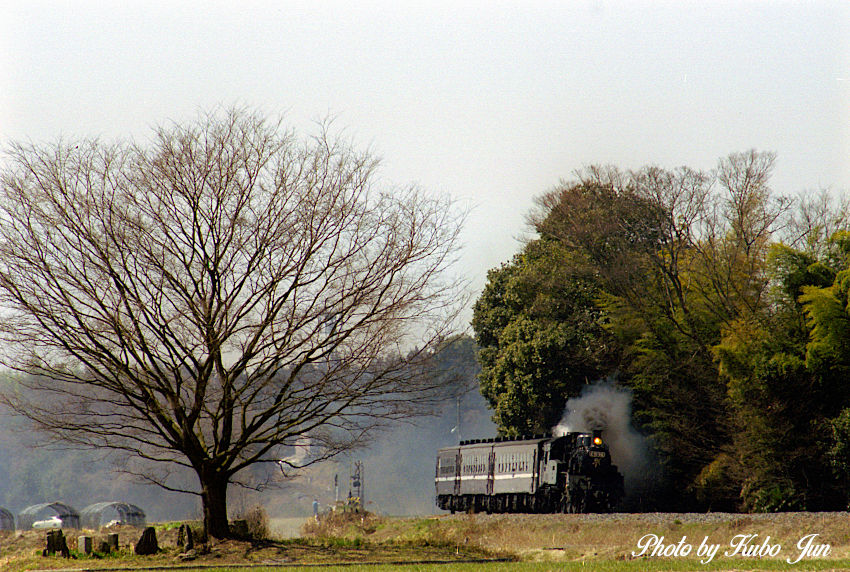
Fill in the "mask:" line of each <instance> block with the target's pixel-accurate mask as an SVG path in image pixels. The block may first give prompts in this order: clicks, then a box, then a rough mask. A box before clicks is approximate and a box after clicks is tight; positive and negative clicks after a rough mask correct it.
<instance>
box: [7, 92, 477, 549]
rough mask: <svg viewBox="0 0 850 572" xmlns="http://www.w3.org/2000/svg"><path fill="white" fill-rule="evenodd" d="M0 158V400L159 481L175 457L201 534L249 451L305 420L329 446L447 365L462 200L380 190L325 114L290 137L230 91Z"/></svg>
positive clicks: (269, 453) (420, 390)
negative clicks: (438, 360) (174, 118)
mask: <svg viewBox="0 0 850 572" xmlns="http://www.w3.org/2000/svg"><path fill="white" fill-rule="evenodd" d="M7 157H8V161H7V166H6V167H5V168H4V169H3V172H2V183H0V184H2V195H0V197H2V198H0V307H2V308H3V316H4V320H3V321H2V325H0V336H2V340H3V355H2V361H3V363H4V364H5V365H6V366H7V367H10V368H12V369H14V370H17V371H20V372H23V373H24V374H26V375H24V376H21V377H20V378H19V379H18V386H17V387H16V388H15V389H14V390H13V391H8V392H5V393H4V399H5V401H6V402H7V403H8V404H10V405H12V406H13V407H14V408H15V409H16V410H17V411H20V412H22V413H24V414H25V415H27V416H29V417H30V418H31V419H32V420H34V421H35V422H36V423H38V425H39V426H40V428H41V429H43V430H46V431H48V432H50V433H52V434H53V435H55V436H58V437H60V438H62V439H64V440H66V441H68V442H70V443H73V444H79V445H85V446H95V447H108V448H111V449H114V450H118V451H123V452H126V453H129V454H131V455H132V456H134V457H136V458H139V459H142V460H144V461H146V463H145V464H144V465H143V466H142V467H139V468H136V469H134V465H132V464H128V465H127V468H128V470H131V471H132V470H136V471H137V472H138V474H140V475H142V476H144V477H145V478H147V479H149V480H151V481H153V482H156V483H157V484H159V485H161V486H164V487H166V488H170V487H174V486H175V485H173V484H171V483H170V482H169V480H168V470H167V469H168V467H169V466H175V465H176V466H183V467H187V468H189V469H191V470H192V471H194V472H195V473H196V474H197V476H198V480H199V488H198V489H196V490H193V491H191V492H194V493H196V494H199V495H200V496H201V497H202V499H203V506H204V521H205V524H206V526H207V530H208V532H209V533H210V534H212V535H213V536H217V537H221V536H226V535H227V534H228V527H227V526H228V525H227V504H226V498H227V486H228V484H229V483H231V482H238V475H239V473H240V472H242V471H244V470H245V469H246V468H247V467H250V466H252V465H255V464H258V463H274V464H275V466H276V465H277V463H278V462H279V461H280V460H281V459H287V458H291V457H287V455H286V454H285V453H286V452H287V451H291V448H290V447H292V446H294V445H295V443H296V440H297V439H299V438H300V439H304V438H309V440H310V442H311V443H312V444H313V445H315V446H314V447H313V450H314V451H318V453H315V454H314V457H313V459H311V460H315V459H316V458H327V457H330V456H333V455H335V454H336V453H338V452H340V451H343V450H346V449H348V448H350V447H352V446H355V445H357V444H358V443H360V442H362V441H363V440H364V439H365V438H366V437H367V436H368V434H369V432H370V429H371V428H372V427H374V426H375V425H379V424H381V423H385V422H387V421H391V420H393V419H399V418H406V417H408V416H410V415H412V414H416V413H419V412H421V411H422V409H423V408H424V407H426V406H427V405H428V403H430V402H431V400H432V399H433V398H434V397H435V396H436V395H438V394H439V390H440V389H441V384H444V383H446V380H445V379H443V378H441V377H436V376H432V375H428V373H427V368H426V367H425V364H426V363H427V359H428V357H429V355H430V354H431V353H432V351H433V350H434V349H435V348H436V347H437V346H438V344H439V343H440V342H441V341H442V340H443V339H445V337H446V336H447V335H448V334H449V333H451V331H452V330H451V328H452V327H453V323H454V322H453V320H454V318H455V317H456V313H457V311H458V309H459V308H460V307H461V303H462V296H461V295H460V289H459V285H460V284H459V283H458V282H457V281H456V280H454V279H453V278H452V277H451V276H450V275H449V274H448V270H449V267H450V265H451V263H452V262H453V256H454V252H455V249H456V241H457V236H458V232H459V229H460V225H461V222H462V214H461V213H459V212H458V210H457V209H456V208H455V206H454V204H453V203H452V201H451V200H449V199H446V198H441V197H432V196H429V195H427V194H426V193H423V192H422V191H420V190H418V189H416V188H413V187H411V188H395V189H387V188H379V187H378V185H377V184H376V177H375V173H376V169H377V167H378V161H377V160H376V159H375V158H374V157H373V156H371V155H370V154H369V153H366V152H360V151H358V150H356V149H355V148H354V147H353V146H352V145H351V144H349V143H347V142H346V141H345V140H343V139H342V138H340V137H335V136H333V135H332V134H331V133H330V130H329V128H328V126H326V125H322V126H321V128H320V130H319V132H318V133H317V134H316V135H314V136H313V137H312V138H309V139H306V140H303V141H302V140H301V139H300V138H299V137H297V136H296V134H295V133H294V132H293V131H291V130H286V129H285V128H284V127H283V125H282V124H281V123H280V122H279V121H278V122H275V121H269V120H268V119H266V118H265V117H263V116H261V115H260V114H258V113H254V112H251V111H248V110H244V109H230V110H226V111H222V112H218V113H209V114H201V115H200V116H199V117H198V118H197V119H196V120H195V121H194V122H190V123H186V124H173V125H170V126H166V127H161V128H158V129H156V130H155V133H154V135H153V137H152V140H151V141H150V142H149V143H147V144H145V145H140V144H129V143H115V144H105V143H102V142H100V141H96V140H95V141H86V140H83V141H74V142H70V143H69V142H61V141H60V142H59V143H56V144H54V145H50V146H36V145H31V144H29V145H28V144H14V145H12V146H11V147H10V148H9V150H8V155H7ZM58 404H61V407H60V406H58ZM153 465H161V466H162V468H163V470H161V471H158V470H155V469H154V468H152V466H153ZM290 465H291V463H290ZM284 468H286V469H293V470H295V469H297V468H298V466H290V467H286V465H285V462H284Z"/></svg>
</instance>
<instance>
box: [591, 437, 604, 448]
mask: <svg viewBox="0 0 850 572" xmlns="http://www.w3.org/2000/svg"><path fill="white" fill-rule="evenodd" d="M593 444H594V445H596V446H597V447H599V446H600V445H602V437H594V438H593Z"/></svg>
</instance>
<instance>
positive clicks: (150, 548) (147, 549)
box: [136, 526, 159, 556]
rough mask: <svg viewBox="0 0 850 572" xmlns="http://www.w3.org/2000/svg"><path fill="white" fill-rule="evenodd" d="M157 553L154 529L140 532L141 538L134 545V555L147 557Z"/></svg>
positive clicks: (157, 546) (150, 528)
mask: <svg viewBox="0 0 850 572" xmlns="http://www.w3.org/2000/svg"><path fill="white" fill-rule="evenodd" d="M157 552H159V544H158V543H157V541H156V530H154V527H152V526H149V527H147V528H146V529H145V530H144V532H142V536H141V538H139V541H138V542H137V543H136V554H138V555H139V556H149V555H151V554H156V553H157Z"/></svg>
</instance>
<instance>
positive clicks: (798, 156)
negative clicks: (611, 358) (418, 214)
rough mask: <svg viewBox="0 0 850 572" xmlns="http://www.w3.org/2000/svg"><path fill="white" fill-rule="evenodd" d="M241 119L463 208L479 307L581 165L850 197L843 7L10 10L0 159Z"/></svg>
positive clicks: (177, 4) (118, 6) (175, 4)
mask: <svg viewBox="0 0 850 572" xmlns="http://www.w3.org/2000/svg"><path fill="white" fill-rule="evenodd" d="M352 5H354V7H353V6H352ZM234 103H235V104H247V105H249V106H252V107H257V108H259V109H261V110H262V111H265V112H267V113H269V114H272V115H274V114H278V113H280V112H284V113H285V114H286V118H287V120H288V121H289V122H290V123H291V124H293V125H294V126H296V127H298V128H299V129H301V130H305V131H307V130H309V128H310V126H311V121H313V120H315V119H319V118H322V117H325V116H327V115H328V114H330V115H333V116H336V122H337V123H336V124H337V125H339V126H344V127H345V128H346V132H347V133H348V134H349V135H351V136H352V137H353V138H354V139H355V141H356V142H358V143H359V144H360V145H362V146H364V147H365V146H369V147H371V148H372V149H373V150H374V151H375V152H376V153H377V154H378V155H380V156H381V157H383V160H384V162H383V171H382V173H383V176H384V177H385V178H386V179H387V180H389V181H393V182H395V183H398V184H407V183H417V184H419V185H421V186H422V187H424V188H426V189H431V190H434V191H439V192H445V193H449V194H451V195H453V196H455V197H457V198H459V199H462V200H465V201H467V202H468V203H469V204H471V205H472V206H473V210H472V213H471V215H470V218H469V220H468V223H467V227H466V230H465V233H464V242H465V250H464V253H463V262H464V270H465V271H466V272H468V274H469V277H470V278H471V279H472V283H473V287H474V288H475V289H476V292H477V291H478V290H480V288H481V287H482V286H483V284H484V281H485V276H486V271H487V269H489V268H492V267H494V266H497V265H499V264H500V263H501V262H503V261H505V260H507V259H509V258H510V257H511V255H512V254H513V253H515V252H516V251H517V250H518V248H519V242H518V240H517V238H518V237H521V236H522V235H523V234H524V233H525V232H526V227H525V223H524V216H525V214H526V213H527V212H528V210H529V209H530V208H531V206H532V199H533V197H534V196H535V195H538V194H540V193H542V192H544V191H546V190H547V189H549V188H551V187H552V186H554V185H556V184H557V183H558V181H559V180H560V179H562V178H570V177H571V174H572V173H573V172H574V171H575V170H576V169H578V168H581V167H582V166H585V165H589V164H593V163H612V164H615V165H617V166H619V167H622V168H639V167H641V166H643V165H645V164H650V163H652V164H658V165H660V166H662V167H669V168H672V167H676V166H680V165H688V166H691V167H695V168H702V169H710V168H712V167H713V166H714V165H715V164H716V161H717V159H718V158H719V157H721V156H724V155H727V154H728V153H730V152H736V151H744V150H747V149H750V148H756V149H759V150H771V151H775V152H776V153H777V154H778V160H777V167H776V171H775V176H774V178H773V186H774V188H775V189H776V190H777V191H778V192H780V193H783V194H797V193H800V192H802V191H806V190H816V189H819V188H831V189H833V190H835V191H837V192H838V191H844V190H850V3H847V2H843V1H842V2H766V1H765V2H740V1H736V2H675V1H671V2H649V1H643V2H608V1H604V0H597V1H582V0H576V1H571V2H570V1H564V2H464V1H462V0H455V1H453V2H404V1H402V2H368V1H366V2H348V3H341V2H236V1H232V2H181V1H174V0H171V1H167V2H146V1H144V0H138V1H135V2H123V1H122V2H119V1H114V2H109V1H103V0H101V1H98V2H59V1H51V2H30V1H27V2H17V1H15V2H10V1H8V0H0V142H2V143H3V144H5V143H7V142H8V141H9V140H12V139H31V140H33V141H36V142H44V141H53V140H55V139H56V138H57V137H58V136H60V135H63V136H65V137H77V136H100V137H102V138H104V139H111V138H115V137H135V138H137V139H142V138H144V137H146V136H147V134H148V130H149V127H150V126H152V125H155V124H158V123H162V122H165V121H167V120H178V121H179V120H183V119H190V118H192V117H193V116H194V115H195V112H196V111H197V110H198V109H210V108H212V107H214V106H216V105H219V104H224V105H231V104H234Z"/></svg>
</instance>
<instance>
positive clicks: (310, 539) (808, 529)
mask: <svg viewBox="0 0 850 572" xmlns="http://www.w3.org/2000/svg"><path fill="white" fill-rule="evenodd" d="M106 532H107V531H103V532H102V533H100V536H105V533H106ZM303 533H304V534H305V537H304V538H299V539H290V540H283V541H254V542H246V541H242V542H239V541H226V542H213V543H211V544H210V545H209V546H207V550H206V551H205V552H206V553H204V554H201V555H199V556H198V557H197V559H196V560H193V561H192V562H191V563H192V564H202V565H205V566H209V565H220V566H222V567H226V566H227V565H228V564H245V563H253V564H261V563H268V564H275V563H303V564H327V563H357V562H402V561H406V562H410V561H417V560H446V559H454V560H463V559H469V558H482V557H493V556H505V557H514V556H518V557H520V558H521V559H522V560H525V561H526V562H541V563H543V562H552V563H553V565H556V566H559V568H557V569H558V570H561V569H563V570H567V569H571V568H570V566H573V565H574V564H582V563H584V564H587V565H588V566H592V567H593V568H605V569H606V570H607V569H610V570H637V569H647V570H650V569H653V570H654V569H661V568H664V567H665V566H667V567H668V569H676V570H685V569H718V568H717V567H716V566H717V565H720V569H723V566H724V564H725V565H728V566H731V567H734V568H737V569H739V570H740V569H750V568H748V567H747V566H749V565H751V564H753V563H755V564H756V565H760V566H763V567H766V568H774V569H775V568H776V567H779V568H782V567H783V566H785V563H784V559H785V558H787V557H789V556H791V557H794V556H795V555H796V553H797V551H796V549H795V545H796V543H797V541H798V539H799V538H800V537H802V536H803V535H806V534H812V533H814V534H818V535H820V536H819V539H820V541H821V542H824V543H829V544H830V545H831V553H830V555H829V558H828V559H827V560H825V561H824V560H820V561H814V560H810V561H808V562H802V563H800V564H798V565H796V566H795V569H798V570H806V569H811V568H814V567H822V566H824V565H825V566H830V563H832V564H831V565H832V566H833V567H835V568H839V567H842V566H846V565H848V563H850V560H847V559H848V558H850V518H848V514H847V513H823V514H821V513H788V514H776V515H710V514H709V515H675V514H669V515H651V514H650V515H605V516H600V515H454V516H448V515H447V516H439V517H423V518H388V517H379V516H375V515H371V514H362V513H339V514H335V515H331V516H328V517H326V518H324V519H322V520H321V521H320V522H315V521H312V520H310V521H308V522H306V523H305V526H304V527H303ZM650 533H651V534H656V535H658V536H663V537H664V539H665V543H667V544H670V543H676V542H678V541H679V540H680V539H681V538H682V537H686V538H687V542H688V543H691V544H692V545H693V546H694V547H696V546H697V545H698V544H699V543H700V542H701V541H702V539H703V538H704V537H708V538H709V542H711V543H714V544H721V546H722V547H721V550H720V553H719V554H718V556H717V558H716V559H715V561H714V562H713V566H709V567H706V566H704V565H702V564H700V563H699V562H698V561H697V559H695V558H694V557H693V556H691V557H688V558H660V557H656V558H649V559H645V558H633V557H632V556H631V553H632V551H635V550H637V541H638V539H639V538H640V537H641V536H643V535H645V534H650ZM66 534H67V535H68V537H69V544H70V545H71V548H72V549H74V548H75V544H76V536H77V531H68V532H67V533H66ZM120 534H121V548H122V553H121V554H120V555H119V558H120V561H116V560H114V559H112V558H109V559H102V560H96V559H86V560H84V561H83V560H80V561H77V562H73V563H69V562H68V561H66V560H64V559H62V558H58V557H56V558H43V557H41V556H36V553H37V552H38V553H40V551H41V549H42V548H43V547H44V538H45V533H44V532H43V531H29V532H25V533H16V534H14V535H7V536H6V537H3V538H0V570H3V571H4V572H6V571H9V572H18V571H22V570H31V569H33V568H41V569H49V568H66V567H78V568H83V567H85V568H97V567H115V566H122V567H128V566H137V567H143V566H168V565H180V564H185V563H184V562H183V561H182V560H181V559H180V554H179V550H178V549H177V548H176V534H177V531H176V529H175V528H173V527H170V529H168V530H166V529H165V528H160V529H158V530H157V536H158V539H159V543H160V546H161V547H162V548H163V551H162V552H161V553H160V554H158V555H156V556H152V557H136V556H134V555H132V544H133V543H135V541H136V540H137V539H138V536H139V535H140V534H141V531H139V530H138V529H133V528H126V529H122V530H121V531H120ZM736 534H758V535H759V536H758V540H759V542H758V543H760V542H761V540H763V539H765V538H766V537H767V536H770V537H771V540H770V542H771V543H772V544H774V543H780V544H781V545H782V547H783V548H782V552H781V553H780V555H779V557H778V558H775V559H772V560H761V561H756V560H754V559H746V560H744V561H741V560H731V559H728V558H725V559H724V557H723V556H722V552H723V551H724V550H726V549H727V548H728V543H729V541H730V540H731V539H732V537H734V536H735V535H736ZM94 536H95V537H97V536H98V534H95V535H94ZM95 542H96V543H97V540H96V541H95ZM841 559H843V560H841ZM742 562H743V564H742ZM555 563H557V564H555ZM644 565H645V566H644ZM544 569H548V568H545V566H544Z"/></svg>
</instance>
